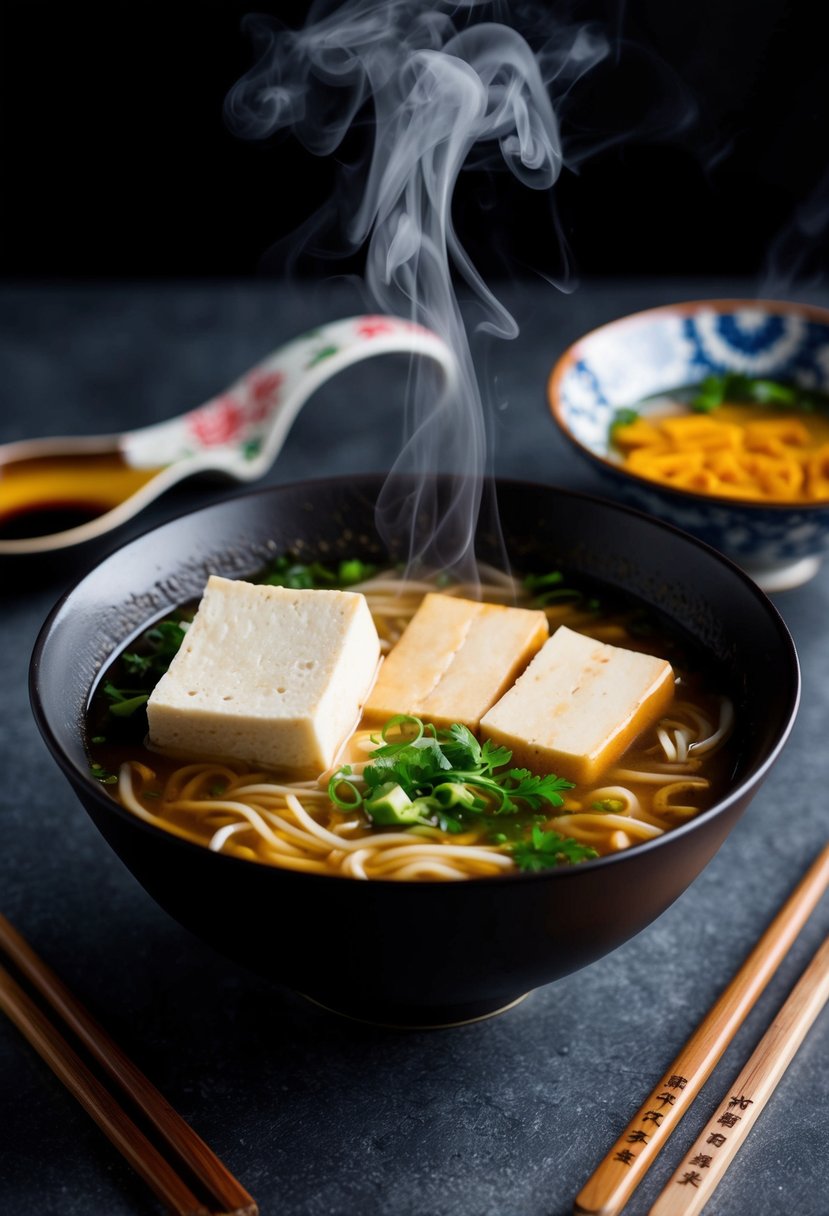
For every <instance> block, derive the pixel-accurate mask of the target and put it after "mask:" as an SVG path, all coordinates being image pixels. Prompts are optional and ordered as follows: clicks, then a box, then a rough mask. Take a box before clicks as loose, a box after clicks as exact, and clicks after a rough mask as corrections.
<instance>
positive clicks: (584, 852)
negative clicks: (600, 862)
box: [511, 824, 599, 871]
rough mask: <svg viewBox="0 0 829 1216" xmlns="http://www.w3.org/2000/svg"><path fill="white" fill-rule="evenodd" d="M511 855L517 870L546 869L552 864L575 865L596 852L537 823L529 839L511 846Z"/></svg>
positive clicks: (596, 855)
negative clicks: (547, 830)
mask: <svg viewBox="0 0 829 1216" xmlns="http://www.w3.org/2000/svg"><path fill="white" fill-rule="evenodd" d="M511 851H512V857H513V861H514V862H515V864H516V865H517V866H518V868H519V870H528V871H538V870H548V869H551V868H552V867H554V866H562V865H577V864H578V863H579V862H580V861H590V860H591V858H593V857H598V855H599V854H598V853H597V852H596V850H595V849H593V848H591V847H590V845H587V844H580V843H579V841H578V840H571V839H570V837H569V836H559V834H558V832H545V831H544V829H543V828H540V827H539V826H538V825H537V824H536V825H535V826H534V827H533V830H532V834H531V836H530V839H529V840H521V841H518V843H517V844H514V845H513V846H512V850H511Z"/></svg>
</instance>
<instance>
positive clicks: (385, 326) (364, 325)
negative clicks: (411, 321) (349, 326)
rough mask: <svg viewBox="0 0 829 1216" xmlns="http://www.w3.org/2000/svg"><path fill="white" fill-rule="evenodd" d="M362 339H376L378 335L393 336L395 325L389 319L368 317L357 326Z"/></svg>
mask: <svg viewBox="0 0 829 1216" xmlns="http://www.w3.org/2000/svg"><path fill="white" fill-rule="evenodd" d="M357 333H358V334H359V336H360V337H361V338H375V337H376V336H377V335H378V334H393V333H394V325H393V323H392V322H391V321H390V320H389V319H388V317H366V318H365V319H364V320H362V321H361V322H360V324H359V325H358V326H357Z"/></svg>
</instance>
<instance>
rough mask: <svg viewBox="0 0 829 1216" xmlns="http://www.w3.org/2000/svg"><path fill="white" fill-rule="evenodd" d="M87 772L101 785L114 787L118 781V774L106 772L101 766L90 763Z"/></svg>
mask: <svg viewBox="0 0 829 1216" xmlns="http://www.w3.org/2000/svg"><path fill="white" fill-rule="evenodd" d="M89 771H90V773H91V774H92V776H93V777H94V778H95V780H96V781H100V783H101V785H115V784H116V783H117V781H118V774H117V773H110V772H108V770H107V769H105V768H104V766H103V764H95V763H92V764H90V766H89Z"/></svg>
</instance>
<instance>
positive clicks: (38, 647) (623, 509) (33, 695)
mask: <svg viewBox="0 0 829 1216" xmlns="http://www.w3.org/2000/svg"><path fill="white" fill-rule="evenodd" d="M386 476H387V474H385V473H379V474H378V473H376V472H373V473H363V474H359V473H358V474H341V475H338V476H333V477H321V478H304V479H301V480H298V481H291V482H284V483H280V484H279V485H271V486H263V487H259V488H257V489H254V490H250V489H249V490H244V491H242V492H240V493H235V494H231V495H229V496H228V497H227V498H223V499H221V500H220V501H219V502H215V503H211V504H208V505H206V506H202V507H196V508H195V509H193V510H190V511H184V512H182V513H181V514H179V515H175V516H173V518H172V519H169V520H166V521H165V522H163V523H161V524H156V525H154V526H152V527H148V528H146V529H144V531H142V532H140V533H138V534H137V535H136V536H133V537H131V538H130V539H129V540H127V541H125V542H123V543H122V544H121V545H119V546H118V547H117V548H115V549H113V550H111V551H109V552H108V553H107V554H106V555H105V556H104V558H103V559H102V561H101V562H100V563H98V564H97V565H95V566H93V567H92V568H91V569H87V570H85V571H84V572H83V573H82V574H81V575H80V576H79V577H78V578H77V579H76V580H75V582H73V583H72V584H71V585H70V586H69V587H68V588H67V590H66V591H64V593H63V594H62V595H61V596H60V598H59V599H58V601H57V603H56V604H55V605H54V607H53V608H52V610H51V611H50V612H49V614H48V616H47V617H46V619H45V621H44V623H43V625H42V626H41V628H40V630H39V632H38V635H37V638H36V640H35V644H34V648H33V650H32V656H31V660H30V663H29V676H28V688H29V701H30V705H31V709H32V713H33V716H34V719H35V722H36V724H37V727H38V730H39V731H40V734H41V737H42V738H43V741H44V742H45V744H46V746H47V749H48V751H49V753H50V755H51V756H52V758H53V760H54V761H55V762H56V763H57V765H58V767H59V768H60V769H61V770H62V772H63V773H64V775H65V776H66V778H67V779H68V780H69V782H70V784H71V785H72V786H73V788H74V786H75V784H76V783H77V782H78V781H80V783H81V784H82V785H83V786H84V788H85V789H86V791H87V792H89V793H90V794H91V795H92V796H93V797H94V799H95V801H96V803H97V804H98V805H99V806H100V807H101V808H102V809H105V810H106V811H107V812H108V813H109V814H114V815H115V817H116V818H119V819H121V820H122V821H123V822H124V823H125V824H126V825H127V826H129V827H130V828H132V829H134V830H137V831H138V832H139V833H142V832H143V833H144V834H145V835H147V836H149V838H151V839H155V840H159V841H163V842H165V843H166V844H167V845H168V846H169V847H170V848H172V849H179V850H180V851H182V852H183V853H185V854H189V855H191V856H199V857H202V859H204V858H205V855H206V854H208V853H210V850H208V849H207V848H206V846H205V845H202V844H197V843H195V842H193V841H190V840H186V839H185V838H183V837H180V836H177V835H176V834H174V833H172V832H167V831H165V830H164V829H163V828H160V827H156V825H155V824H152V823H148V822H147V821H146V820H143V819H141V818H139V817H138V816H137V815H134V814H133V813H132V812H131V811H129V810H128V809H127V808H126V807H124V806H122V805H121V804H120V803H119V802H117V801H116V800H115V798H113V797H112V796H111V795H110V794H108V793H107V792H106V791H105V790H104V789H103V787H102V786H101V784H100V782H98V781H96V780H95V779H94V778H93V777H92V776H91V774H90V773H89V771H88V770H86V769H83V768H81V767H79V766H77V765H76V764H75V763H74V762H73V761H72V760H70V758H69V756H68V755H67V754H66V753H65V752H64V750H63V748H62V746H61V744H60V743H59V741H58V739H57V737H56V735H55V733H54V731H53V729H52V726H51V722H50V720H49V716H48V714H47V712H46V709H45V706H44V702H43V699H42V696H41V690H40V668H41V665H42V661H43V654H44V650H45V649H46V647H47V646H48V644H49V639H50V636H51V634H52V630H53V627H54V626H55V623H56V622H57V620H58V618H59V617H60V616H61V615H62V614H63V612H64V610H65V609H66V607H67V605H69V601H70V600H71V598H72V597H73V596H74V595H75V593H76V592H77V591H79V590H80V588H81V587H82V586H83V585H84V584H85V583H87V582H89V581H90V580H92V579H97V578H101V577H104V575H103V574H102V573H101V572H102V571H105V568H106V566H107V564H108V563H109V561H110V560H113V559H118V558H120V555H121V554H122V553H123V552H124V551H125V550H128V549H129V548H130V547H131V546H132V545H133V544H138V543H140V542H143V541H144V540H145V539H146V538H147V537H148V536H151V535H153V534H154V533H157V532H161V531H162V530H164V529H165V528H168V527H176V526H178V524H179V523H180V522H181V521H182V520H187V519H192V518H193V517H195V516H198V515H203V516H208V515H210V514H211V513H214V512H217V511H221V510H224V509H226V508H227V507H228V506H231V505H234V504H236V503H237V502H239V501H250V500H254V499H259V498H261V499H263V500H264V499H266V498H269V497H271V496H276V497H278V496H279V495H280V494H283V493H284V494H290V493H295V492H297V491H298V490H303V491H306V492H307V491H309V490H310V491H311V492H314V491H315V490H317V489H318V488H322V487H334V488H337V487H342V488H343V489H348V488H349V487H352V486H353V485H354V484H355V483H359V484H363V485H366V484H374V485H376V486H377V487H378V488H379V486H381V485H382V484H383V482H384V481H385V479H386ZM494 482H495V486H496V490H497V488H498V487H500V486H510V487H512V488H514V489H516V490H520V489H522V488H524V489H532V490H541V491H543V492H552V493H554V494H562V495H565V496H566V497H568V498H573V499H576V500H579V501H584V502H588V503H591V504H594V505H595V504H598V505H599V506H600V507H601V508H602V509H603V510H611V511H618V512H620V513H622V514H625V515H629V516H632V517H633V518H635V519H637V520H639V521H642V522H645V523H646V524H648V525H649V526H651V527H654V528H657V529H659V530H661V531H664V532H668V533H669V534H672V535H673V536H674V537H677V538H679V539H680V540H681V541H682V542H684V543H686V544H690V545H693V546H694V547H696V548H698V549H702V550H703V551H705V552H706V553H707V554H708V555H709V556H710V557H711V558H713V559H714V560H715V561H716V562H718V563H719V564H721V565H724V566H725V567H727V568H728V569H729V570H730V571H731V574H732V576H733V577H736V578H737V579H739V580H740V581H741V582H742V583H744V584H745V586H746V589H747V590H748V591H749V592H750V593H751V594H752V595H753V596H755V598H757V599H758V600H760V601H761V604H760V606H761V607H762V609H763V611H764V612H766V614H767V615H768V617H769V619H770V621H771V623H772V624H773V626H774V628H775V629H776V631H777V633H778V635H779V638H780V642H781V644H782V646H783V647H784V649H785V651H786V653H787V657H788V661H789V666H790V671H791V676H792V680H791V687H790V690H789V696H788V698H787V704H786V705H785V706H784V707H783V708H784V715H783V716H784V726H783V729H782V731H781V733H780V736H779V738H778V739H777V741H776V743H775V745H774V746H773V747H772V748H771V750H770V751H769V753H768V755H767V756H766V757H765V758H764V759H763V760H762V762H761V763H760V764H759V765H758V766H757V768H756V769H754V770H753V771H752V772H750V773H749V774H748V775H747V776H745V777H743V778H742V779H741V780H740V781H739V783H738V784H737V785H736V786H735V787H734V789H732V790H730V791H729V792H728V793H727V794H726V795H725V796H724V797H723V798H721V799H718V800H717V801H716V802H715V803H714V805H713V806H711V807H709V808H708V809H707V810H705V811H702V812H701V813H700V814H699V815H696V816H695V817H694V818H693V819H691V820H689V821H688V822H686V823H683V824H680V825H678V826H677V827H675V828H672V829H671V830H670V831H669V832H665V833H664V834H663V835H662V836H657V837H655V838H653V839H651V840H646V841H642V842H641V843H639V844H636V845H632V846H631V847H630V848H627V849H622V850H620V851H618V852H616V853H609V854H607V855H606V856H604V857H595V858H592V859H591V860H589V861H583V862H580V863H579V864H578V865H574V866H561V867H558V868H553V869H550V870H543V871H539V872H530V873H526V872H525V873H516V874H506V875H493V876H492V877H483V878H475V879H471V880H470V881H472V882H474V883H475V886H476V888H477V887H478V886H481V885H482V884H483V885H485V886H495V887H496V888H497V887H502V886H503V885H504V883H505V881H506V882H507V883H521V884H524V883H542V882H551V881H561V882H564V881H567V880H568V879H571V878H574V877H575V876H576V875H577V874H578V873H579V872H580V871H581V870H582V869H583V868H584V867H585V866H589V867H590V868H591V870H592V869H598V868H603V867H605V866H611V865H619V864H622V863H623V862H624V861H625V860H626V859H627V858H629V857H631V856H634V857H640V856H642V855H644V854H645V853H646V852H647V853H650V852H652V851H653V850H655V849H658V848H660V847H661V846H662V845H664V844H665V843H666V842H670V841H674V840H677V841H678V840H682V839H683V838H684V837H686V836H688V835H690V834H691V833H693V832H694V831H696V830H698V828H699V827H700V826H701V825H702V824H704V823H707V822H708V821H709V820H711V819H713V818H715V817H717V816H719V815H722V814H724V813H725V812H726V811H727V810H729V808H730V807H732V806H733V805H734V803H736V802H738V801H739V800H740V799H741V798H742V797H743V796H744V795H745V794H746V793H748V792H750V791H753V790H756V789H757V788H758V787H759V786H760V785H761V784H762V783H763V781H764V779H765V777H766V775H767V773H768V771H769V769H770V768H771V767H772V765H773V764H774V763H775V761H776V760H777V758H778V756H779V755H780V752H781V751H782V750H783V747H784V746H785V744H786V742H787V740H788V738H789V735H790V734H791V732H792V729H793V727H794V723H795V720H796V717H797V711H798V708H799V705H800V698H801V684H802V680H801V672H800V662H799V659H798V655H797V650H796V648H795V645H794V640H793V638H792V635H791V633H790V631H789V629H788V627H787V625H786V623H785V621H784V620H783V617H782V616H781V615H780V613H779V612H778V610H777V608H776V607H775V605H774V604H773V603H772V602H771V600H770V599H769V598H768V597H767V596H766V595H765V593H764V592H763V591H762V590H761V589H760V588H759V587H758V586H757V584H756V583H755V582H754V580H753V579H752V578H750V577H749V575H747V574H746V573H745V572H744V571H743V570H742V569H741V568H740V567H739V566H738V565H736V564H735V563H734V562H732V561H731V560H730V559H729V558H727V557H725V556H724V555H723V554H722V553H720V552H719V551H718V550H717V549H715V548H713V547H712V546H711V545H708V544H706V543H705V542H704V541H702V540H699V539H698V538H697V537H695V536H691V535H690V534H688V533H687V532H683V531H682V530H681V529H679V528H677V527H675V526H674V525H673V524H670V523H667V522H665V521H664V520H661V519H657V518H655V517H654V516H651V515H648V514H646V513H645V512H642V511H637V510H635V509H634V508H632V507H629V506H627V505H625V504H622V503H617V502H614V501H612V500H610V499H605V498H601V497H599V496H597V495H592V494H585V493H583V492H581V491H578V490H570V489H567V488H564V487H560V486H555V485H549V484H545V483H543V482H534V481H526V480H522V479H519V478H509V477H499V478H495V479H494ZM152 619H155V618H152ZM84 809H85V810H86V808H85V807H84ZM87 813H88V812H87ZM211 856H212V857H213V858H215V859H216V861H215V863H214V864H216V865H232V866H235V867H242V870H241V871H240V873H241V872H243V873H250V872H251V871H250V867H251V866H252V865H253V866H256V867H257V869H258V870H259V871H260V872H261V871H265V872H270V873H273V874H277V875H280V876H281V880H284V881H294V882H300V883H302V882H304V883H308V882H332V881H336V882H338V883H346V884H351V885H353V886H355V887H357V888H363V887H368V888H369V889H376V888H377V887H378V886H382V887H383V888H384V889H393V890H400V888H403V890H404V891H410V890H413V889H424V890H434V889H435V888H440V889H443V888H445V887H446V886H449V887H452V888H454V887H463V886H465V884H464V883H460V884H453V883H449V884H447V883H445V882H437V881H434V882H430V881H422V882H400V881H395V880H393V879H381V878H373V879H371V880H370V881H369V882H366V883H361V882H359V881H357V880H355V879H353V878H349V877H346V876H344V875H339V874H315V873H309V872H306V871H297V870H287V869H284V868H282V867H281V866H272V865H267V864H266V863H264V862H251V861H249V860H246V859H245V858H242V857H234V856H233V855H232V854H229V853H212V854H211ZM273 881H280V880H279V879H274V880H273ZM416 898H421V897H419V896H418V897H416ZM423 898H425V896H424V897H423Z"/></svg>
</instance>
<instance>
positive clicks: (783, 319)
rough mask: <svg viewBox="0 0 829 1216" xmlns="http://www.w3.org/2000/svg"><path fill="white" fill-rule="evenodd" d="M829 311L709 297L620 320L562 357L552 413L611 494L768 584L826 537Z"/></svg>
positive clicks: (813, 558) (789, 580) (793, 575)
mask: <svg viewBox="0 0 829 1216" xmlns="http://www.w3.org/2000/svg"><path fill="white" fill-rule="evenodd" d="M827 390H829V311H827V310H824V309H820V308H813V307H810V306H807V305H800V304H792V303H784V302H779V301H767V300H699V301H693V302H690V303H686V304H675V305H667V306H664V307H661V308H655V309H650V310H648V311H646V312H641V313H634V314H632V315H630V316H627V317H622V318H620V319H619V320H617V321H612V322H610V323H609V324H607V325H604V326H602V327H601V328H599V329H597V330H594V331H593V332H592V333H589V334H586V335H585V336H584V337H583V338H580V339H579V340H578V341H577V342H575V343H574V344H573V345H572V346H571V347H570V348H569V349H568V350H567V351H565V352H564V354H563V355H562V356H561V358H560V359H559V360H558V362H557V363H556V365H555V367H554V369H553V372H552V374H551V377H550V383H549V398H550V405H551V409H552V413H553V417H554V419H555V421H556V422H557V423H558V425H559V427H560V428H561V430H562V431H563V433H564V434H565V436H566V437H567V438H568V439H569V440H570V442H571V443H572V444H573V445H574V447H575V448H576V450H577V451H578V452H579V453H580V455H582V456H583V457H584V458H585V459H587V460H589V461H590V463H591V465H592V466H593V468H595V469H596V470H597V471H598V472H599V473H600V475H601V476H602V477H603V478H604V479H605V480H606V482H607V483H608V486H609V487H612V489H613V491H614V493H615V494H617V495H619V496H621V497H622V498H623V499H624V500H626V501H627V502H630V503H631V504H632V505H634V506H636V507H638V508H639V509H640V510H645V511H647V512H648V514H651V515H654V516H656V517H657V518H660V519H664V520H667V521H668V522H670V523H673V524H674V525H676V526H677V527H680V528H683V529H684V530H685V531H688V532H691V533H693V534H694V535H695V536H698V537H700V538H701V539H702V540H705V541H707V542H708V543H709V544H711V545H713V546H714V547H715V548H717V549H719V550H720V551H721V552H722V553H725V554H726V555H727V556H728V557H731V558H732V559H733V560H734V561H736V562H738V563H739V564H740V565H741V566H742V567H743V569H745V570H746V571H748V572H749V573H750V574H751V575H752V576H753V577H754V578H756V579H757V581H758V582H759V584H760V585H761V586H762V587H763V588H764V589H765V590H767V591H775V590H782V589H785V588H787V587H793V586H797V585H798V584H800V583H802V582H805V581H806V580H807V579H809V578H811V577H812V576H813V575H814V574H815V573H816V571H817V569H818V567H819V564H820V561H821V559H822V557H823V555H824V554H825V552H826V550H827V548H829V476H827V470H829V396H827Z"/></svg>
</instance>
